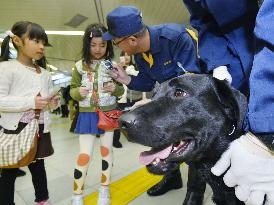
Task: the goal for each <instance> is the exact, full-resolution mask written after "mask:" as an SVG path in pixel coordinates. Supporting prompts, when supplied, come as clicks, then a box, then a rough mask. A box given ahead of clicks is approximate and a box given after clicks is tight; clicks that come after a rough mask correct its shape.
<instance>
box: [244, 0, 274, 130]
mask: <svg viewBox="0 0 274 205" xmlns="http://www.w3.org/2000/svg"><path fill="white" fill-rule="evenodd" d="M273 34H274V1H273V0H264V2H263V4H262V6H261V8H260V10H259V13H258V15H257V19H256V27H255V35H256V38H257V43H256V45H257V46H258V47H257V50H256V54H255V56H254V62H253V67H252V70H251V75H250V101H249V114H248V119H249V126H250V130H251V131H253V132H254V133H274V35H273Z"/></svg>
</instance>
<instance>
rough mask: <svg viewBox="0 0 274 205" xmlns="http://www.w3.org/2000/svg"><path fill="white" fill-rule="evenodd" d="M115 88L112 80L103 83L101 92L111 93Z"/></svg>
mask: <svg viewBox="0 0 274 205" xmlns="http://www.w3.org/2000/svg"><path fill="white" fill-rule="evenodd" d="M115 88H116V84H115V83H113V82H106V83H104V85H103V92H105V93H107V92H110V93H113V92H114V91H115Z"/></svg>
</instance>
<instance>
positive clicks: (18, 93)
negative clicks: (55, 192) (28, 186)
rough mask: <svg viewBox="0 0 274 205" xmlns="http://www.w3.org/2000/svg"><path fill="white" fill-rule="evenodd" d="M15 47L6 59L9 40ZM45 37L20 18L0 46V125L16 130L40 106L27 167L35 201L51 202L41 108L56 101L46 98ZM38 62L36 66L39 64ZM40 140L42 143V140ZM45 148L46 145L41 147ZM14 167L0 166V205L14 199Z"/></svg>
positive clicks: (47, 204) (48, 87)
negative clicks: (34, 143) (34, 150)
mask: <svg viewBox="0 0 274 205" xmlns="http://www.w3.org/2000/svg"><path fill="white" fill-rule="evenodd" d="M10 41H12V43H13V45H14V47H15V49H16V50H17V59H14V60H10V61H7V60H8V59H9V54H10V51H9V42H10ZM47 45H49V44H48V38H47V35H46V33H45V31H44V29H43V28H42V27H41V26H40V25H38V24H35V23H32V22H28V21H20V22H17V23H15V24H14V25H13V27H12V29H11V31H10V32H9V35H8V36H7V37H6V38H5V39H4V41H3V43H2V46H1V60H2V61H5V62H1V63H0V115H1V118H0V127H2V128H1V129H4V132H6V133H19V132H20V131H21V130H22V129H23V128H24V127H25V126H26V125H27V123H29V122H30V121H31V120H32V119H33V118H34V115H35V111H34V109H39V110H41V112H40V119H39V138H38V148H37V154H36V158H37V159H36V160H35V161H34V162H33V163H31V164H30V165H29V166H28V168H29V170H30V172H31V175H32V182H33V186H34V189H35V197H36V199H35V202H37V204H38V205H51V203H50V202H49V201H48V199H49V195H48V189H47V177H46V170H45V166H44V160H43V158H44V157H47V156H49V155H51V154H53V149H52V147H51V142H50V141H48V143H46V144H45V143H44V142H45V140H44V139H45V138H48V137H50V134H49V113H48V112H47V111H45V109H46V108H47V107H48V106H49V105H50V106H56V105H57V103H58V102H57V101H58V99H57V97H52V98H51V99H49V98H47V96H49V93H50V91H51V88H52V87H51V86H52V82H51V77H50V74H49V72H48V71H46V70H44V69H43V68H42V67H40V66H41V65H43V66H45V62H46V61H45V58H44V52H45V46H47ZM39 65H40V66H39ZM42 142H43V143H42ZM44 148H46V149H44ZM17 171H18V168H14V169H0V172H1V173H0V202H1V205H12V204H15V203H14V184H15V179H16V174H17Z"/></svg>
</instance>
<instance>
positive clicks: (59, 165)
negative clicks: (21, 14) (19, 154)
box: [15, 115, 213, 205]
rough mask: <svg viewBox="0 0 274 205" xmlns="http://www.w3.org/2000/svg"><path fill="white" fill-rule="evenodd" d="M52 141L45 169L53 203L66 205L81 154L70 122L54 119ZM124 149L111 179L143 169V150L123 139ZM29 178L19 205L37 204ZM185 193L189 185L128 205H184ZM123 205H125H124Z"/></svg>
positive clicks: (90, 182)
mask: <svg viewBox="0 0 274 205" xmlns="http://www.w3.org/2000/svg"><path fill="white" fill-rule="evenodd" d="M52 119H53V122H52V129H51V133H52V140H53V145H54V148H55V154H54V155H53V156H51V157H50V158H48V159H46V162H45V163H46V170H47V177H48V187H49V192H50V200H51V202H52V203H53V204H54V205H67V204H68V203H69V201H70V197H71V194H72V181H73V170H74V165H75V162H76V157H77V154H78V138H77V136H76V135H74V134H71V133H69V131H68V130H69V126H70V121H69V119H64V118H60V117H58V116H55V115H54V116H52ZM121 142H122V144H123V148H122V149H116V148H114V157H115V159H114V167H113V172H112V180H113V181H115V180H118V179H120V178H122V177H123V176H126V175H128V174H129V173H131V172H133V171H135V170H137V169H139V168H141V167H142V165H141V164H139V162H138V155H139V153H140V151H143V150H145V148H144V147H142V146H140V145H137V144H132V143H129V142H128V141H127V140H126V139H125V138H124V137H122V138H121ZM96 143H97V144H96V145H95V150H94V155H93V159H92V163H91V165H90V168H89V172H88V176H87V180H86V182H87V183H86V190H85V194H89V193H91V192H93V191H96V190H97V189H98V187H99V179H100V174H101V173H100V169H101V158H100V153H99V146H98V140H97V142H96ZM24 170H26V171H27V175H26V176H24V177H19V178H18V179H17V180H16V193H15V202H16V205H34V204H35V203H34V202H33V201H34V190H33V186H32V183H31V176H30V173H29V171H28V169H27V168H24ZM181 172H182V176H183V181H184V184H185V185H186V182H187V179H186V176H187V166H183V167H182V168H181ZM185 192H186V186H184V187H183V188H182V189H180V190H175V191H170V192H168V193H166V194H165V195H163V196H160V197H149V196H148V195H147V194H146V193H143V194H142V195H141V196H139V197H138V198H136V199H135V200H133V201H132V202H131V203H129V205H162V204H163V205H166V204H169V205H181V204H182V201H183V199H184V196H185ZM212 204H213V203H212V202H211V190H210V189H207V191H206V194H205V200H204V205H212ZM121 205H122V204H121Z"/></svg>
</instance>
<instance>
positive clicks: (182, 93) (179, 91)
mask: <svg viewBox="0 0 274 205" xmlns="http://www.w3.org/2000/svg"><path fill="white" fill-rule="evenodd" d="M186 95H187V93H186V92H185V91H183V90H182V89H176V91H175V93H174V96H175V97H185V96H186Z"/></svg>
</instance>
